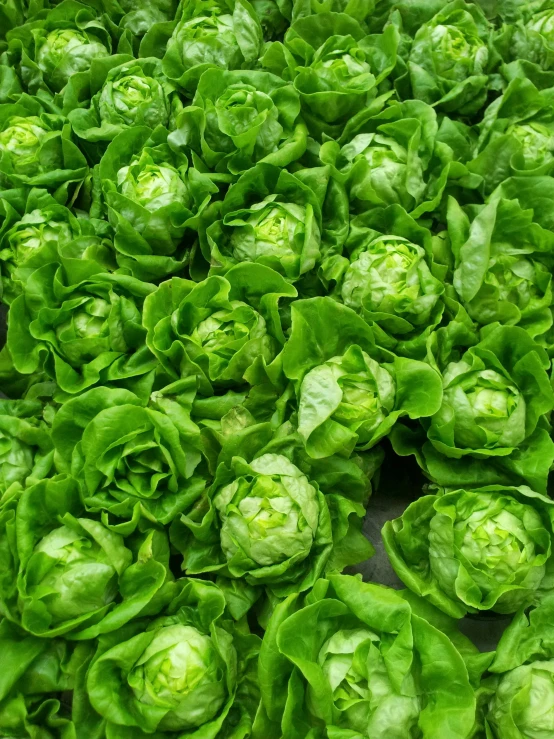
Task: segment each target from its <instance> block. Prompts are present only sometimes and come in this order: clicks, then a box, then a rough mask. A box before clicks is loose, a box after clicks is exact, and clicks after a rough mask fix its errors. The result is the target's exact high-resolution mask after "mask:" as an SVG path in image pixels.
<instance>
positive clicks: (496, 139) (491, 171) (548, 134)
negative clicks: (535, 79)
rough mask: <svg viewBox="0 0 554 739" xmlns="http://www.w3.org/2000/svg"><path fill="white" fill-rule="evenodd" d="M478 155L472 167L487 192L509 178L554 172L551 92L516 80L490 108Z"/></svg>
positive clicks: (481, 135) (479, 142)
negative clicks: (549, 93) (481, 179)
mask: <svg viewBox="0 0 554 739" xmlns="http://www.w3.org/2000/svg"><path fill="white" fill-rule="evenodd" d="M475 154H476V156H475V158H474V159H473V160H472V161H471V162H470V163H469V164H468V168H469V169H470V170H471V171H472V172H475V173H476V174H478V175H480V176H481V177H482V178H483V180H484V183H485V186H486V189H487V191H489V192H490V191H491V190H493V189H494V187H496V186H497V185H499V184H501V183H502V182H503V181H504V180H505V179H507V178H508V177H509V176H516V177H537V176H541V175H549V174H550V173H551V172H552V170H553V169H554V115H553V109H552V102H551V100H550V96H549V95H548V92H547V91H544V92H541V91H539V90H538V89H537V88H536V87H535V85H534V84H533V83H532V82H531V81H530V80H529V79H526V78H522V77H516V78H515V79H513V80H512V81H511V82H510V83H509V84H508V86H507V88H506V90H505V91H504V94H503V95H502V96H501V97H500V98H498V99H497V100H495V101H494V102H493V103H491V105H489V107H488V108H487V109H486V111H485V114H484V116H483V121H482V123H481V125H480V135H479V140H478V142H477V146H476V152H475Z"/></svg>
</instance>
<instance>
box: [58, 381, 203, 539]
mask: <svg viewBox="0 0 554 739" xmlns="http://www.w3.org/2000/svg"><path fill="white" fill-rule="evenodd" d="M195 392H196V387H195V382H194V378H192V382H191V381H190V380H189V382H188V383H184V386H180V387H177V388H175V387H173V388H170V390H168V391H167V393H170V394H169V396H168V397H166V395H167V393H164V391H163V389H162V390H159V391H156V392H155V393H154V394H153V395H152V398H151V400H150V403H149V404H148V405H145V403H144V401H143V400H142V399H141V398H139V397H138V396H137V395H135V394H134V393H132V392H130V391H128V390H120V389H110V388H107V387H98V388H93V389H92V390H89V391H88V392H86V393H84V394H82V395H79V396H77V397H75V398H72V399H71V400H68V401H67V402H66V403H64V404H63V406H62V407H61V408H60V410H59V411H58V413H57V414H56V417H55V418H54V421H53V425H52V440H53V442H54V446H55V449H56V463H57V465H58V467H59V468H60V469H61V470H64V471H66V472H68V473H71V474H73V475H74V477H75V478H76V479H78V480H79V482H80V485H81V496H82V500H83V502H84V504H85V506H86V509H87V510H88V511H89V512H92V513H101V514H102V520H103V522H104V523H105V524H106V525H108V526H109V528H110V529H111V530H112V531H114V532H116V533H120V534H122V535H123V536H127V535H128V534H130V533H132V532H133V531H134V530H135V529H136V527H137V526H138V525H139V523H140V522H141V520H142V523H141V525H143V523H144V522H145V521H146V522H147V525H151V526H159V525H166V524H168V523H170V522H171V521H172V520H173V519H174V518H175V517H176V516H178V515H179V514H180V513H182V512H183V511H187V510H188V509H189V508H191V507H192V506H193V505H194V503H195V502H196V500H197V499H198V498H199V497H200V495H201V493H202V491H203V489H204V486H205V481H204V478H203V467H202V465H201V461H202V454H201V449H202V447H201V440H200V429H199V428H198V426H197V425H196V424H195V423H194V422H193V421H191V418H190V409H191V405H192V400H193V398H194V395H195Z"/></svg>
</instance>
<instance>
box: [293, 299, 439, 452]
mask: <svg viewBox="0 0 554 739" xmlns="http://www.w3.org/2000/svg"><path fill="white" fill-rule="evenodd" d="M291 319H292V328H291V332H290V337H289V339H288V341H287V343H286V345H285V348H284V350H283V354H282V364H283V371H284V373H285V375H286V377H288V378H289V380H291V381H292V382H293V383H294V386H295V390H296V396H297V400H298V432H299V434H300V436H301V437H302V438H303V440H304V442H305V444H306V451H307V453H308V454H309V456H310V457H313V458H316V459H318V458H323V457H327V456H330V455H332V454H349V453H350V452H352V451H353V450H354V449H355V448H356V449H360V450H363V449H369V448H371V447H372V446H374V445H375V444H376V443H377V442H378V441H379V440H380V439H382V438H383V437H384V436H386V435H388V434H389V433H390V431H391V429H392V428H393V427H394V425H395V423H396V422H397V420H398V419H399V418H400V417H401V416H404V415H408V416H409V417H410V418H413V419H415V418H420V417H422V416H430V415H432V414H433V413H435V412H436V411H437V410H438V409H439V407H440V403H441V399H442V392H441V386H440V385H441V383H440V376H439V374H438V373H437V372H436V371H435V370H434V369H433V368H432V367H430V366H429V365H428V364H426V363H424V362H420V361H417V360H413V359H406V358H402V357H396V356H395V355H393V354H390V353H389V352H386V351H385V350H382V349H380V348H378V347H377V346H376V344H375V338H374V334H373V332H372V330H371V328H370V327H369V326H368V325H367V323H365V321H364V320H363V319H362V318H360V317H359V316H357V315H356V313H354V311H353V310H351V309H350V308H347V307H346V306H344V305H341V304H340V303H337V302H336V301H334V300H332V299H331V298H328V297H326V298H311V299H308V300H299V301H296V302H295V303H293V305H292V308H291Z"/></svg>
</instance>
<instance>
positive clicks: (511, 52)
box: [494, 1, 554, 80]
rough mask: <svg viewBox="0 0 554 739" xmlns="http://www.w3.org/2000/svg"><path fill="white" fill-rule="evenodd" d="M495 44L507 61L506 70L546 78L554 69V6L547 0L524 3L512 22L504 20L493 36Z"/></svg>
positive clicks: (535, 78) (533, 77)
mask: <svg viewBox="0 0 554 739" xmlns="http://www.w3.org/2000/svg"><path fill="white" fill-rule="evenodd" d="M494 45H495V48H496V49H497V50H498V51H499V53H500V55H501V56H502V59H503V60H504V61H505V62H508V65H507V66H508V69H507V70H505V72H504V74H506V72H508V74H510V73H511V72H512V71H513V73H517V74H519V73H521V74H523V75H525V76H528V77H529V78H531V79H534V80H540V79H541V78H542V79H544V80H546V79H549V75H545V74H544V73H545V72H547V73H548V72H552V70H553V69H554V8H553V7H552V3H550V2H544V1H543V2H533V3H529V4H527V3H523V4H522V6H521V8H520V13H519V17H518V18H517V19H516V21H515V22H513V21H512V22H506V23H504V24H503V25H502V27H501V28H500V29H499V31H498V33H497V35H496V36H495V39H494Z"/></svg>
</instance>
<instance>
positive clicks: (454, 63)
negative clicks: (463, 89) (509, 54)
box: [430, 24, 488, 82]
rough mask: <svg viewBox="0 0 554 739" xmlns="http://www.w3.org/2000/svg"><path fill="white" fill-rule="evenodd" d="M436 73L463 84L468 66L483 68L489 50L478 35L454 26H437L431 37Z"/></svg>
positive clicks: (433, 29)
mask: <svg viewBox="0 0 554 739" xmlns="http://www.w3.org/2000/svg"><path fill="white" fill-rule="evenodd" d="M430 42H431V48H432V52H431V53H432V57H433V64H434V67H435V73H436V74H437V75H440V76H441V77H444V78H445V79H448V80H451V81H454V82H462V81H463V80H465V79H466V77H467V75H468V66H472V67H478V68H479V67H483V66H485V64H486V63H487V59H488V49H487V47H486V46H485V44H484V43H483V41H482V40H481V39H480V38H479V36H477V35H475V36H474V35H470V34H467V33H464V31H462V30H461V29H460V28H458V27H457V26H454V25H450V24H448V25H442V24H439V25H436V26H434V27H433V28H432V31H431V36H430Z"/></svg>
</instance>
